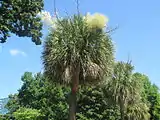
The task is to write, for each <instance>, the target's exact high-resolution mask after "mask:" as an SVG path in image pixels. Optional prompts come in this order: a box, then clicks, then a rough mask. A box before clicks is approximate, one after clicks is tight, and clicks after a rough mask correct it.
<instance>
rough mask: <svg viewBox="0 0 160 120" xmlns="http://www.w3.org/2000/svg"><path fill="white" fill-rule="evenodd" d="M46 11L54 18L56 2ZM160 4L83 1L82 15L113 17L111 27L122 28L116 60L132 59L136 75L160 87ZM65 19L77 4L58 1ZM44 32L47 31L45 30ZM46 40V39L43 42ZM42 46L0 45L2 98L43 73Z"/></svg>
mask: <svg viewBox="0 0 160 120" xmlns="http://www.w3.org/2000/svg"><path fill="white" fill-rule="evenodd" d="M44 2H45V3H44V4H45V10H47V11H49V12H51V13H52V14H53V6H54V4H53V0H44ZM159 5H160V1H159V0H152V1H151V0H148V1H147V0H132V1H131V0H80V10H81V12H83V13H85V12H90V13H95V12H99V13H103V14H105V15H106V16H108V17H109V26H110V27H116V26H117V25H118V26H119V29H117V30H116V31H115V32H114V34H113V35H112V39H113V41H114V43H115V47H116V59H117V60H124V61H127V59H128V55H129V57H130V59H132V63H133V65H134V66H135V71H138V72H141V73H144V74H147V75H148V76H149V78H150V80H151V81H152V82H153V83H156V84H157V85H158V86H160V80H159V78H160V74H159V68H160V63H159V61H160V55H159V52H160V49H159V46H160V34H159V32H160V13H159V11H160V7H159ZM56 6H57V8H58V10H59V11H60V14H61V15H64V14H65V13H64V11H67V12H68V13H69V14H72V13H75V12H76V6H75V2H74V0H57V5H56ZM43 32H45V34H46V31H44V30H43ZM44 38H45V35H44V37H43V39H44ZM41 52H42V46H36V45H34V43H32V42H31V39H30V38H19V37H17V36H15V35H12V37H10V38H9V39H8V42H7V43H5V44H2V45H0V98H3V97H7V96H8V95H9V94H13V93H15V92H17V90H18V89H19V88H20V86H21V85H22V82H21V80H20V78H21V75H22V74H23V73H24V72H25V71H31V72H33V73H35V72H39V71H41V70H42V68H43V66H42V63H41V59H40V56H41Z"/></svg>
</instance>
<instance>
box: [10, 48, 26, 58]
mask: <svg viewBox="0 0 160 120" xmlns="http://www.w3.org/2000/svg"><path fill="white" fill-rule="evenodd" d="M9 52H10V54H11V55H12V56H17V55H21V56H24V57H26V56H27V54H26V53H25V52H23V51H21V50H17V49H12V50H10V51H9Z"/></svg>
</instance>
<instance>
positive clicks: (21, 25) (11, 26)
mask: <svg viewBox="0 0 160 120" xmlns="http://www.w3.org/2000/svg"><path fill="white" fill-rule="evenodd" d="M42 9H43V0H0V43H4V42H6V40H7V38H8V37H9V36H10V34H11V33H13V34H16V35H17V36H19V37H31V38H32V41H33V42H34V43H35V44H36V45H39V44H41V40H40V38H41V37H42V33H41V29H42V23H41V22H40V18H37V17H36V16H37V14H38V13H39V12H40V11H41V10H42Z"/></svg>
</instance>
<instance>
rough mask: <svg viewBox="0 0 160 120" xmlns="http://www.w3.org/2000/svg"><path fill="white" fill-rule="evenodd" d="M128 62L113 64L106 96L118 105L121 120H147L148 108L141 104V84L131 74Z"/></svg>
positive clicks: (131, 69)
mask: <svg viewBox="0 0 160 120" xmlns="http://www.w3.org/2000/svg"><path fill="white" fill-rule="evenodd" d="M132 72H133V66H132V65H131V63H130V62H127V63H125V62H118V63H116V64H115V68H114V76H113V78H112V80H110V81H109V82H108V85H107V94H109V95H110V96H111V99H113V100H114V101H112V102H113V103H114V102H115V103H116V104H118V105H119V108H120V113H121V120H126V119H127V120H148V118H149V116H148V108H147V106H146V104H145V103H142V98H141V92H142V87H143V82H142V81H140V80H139V78H138V76H136V75H134V74H133V73H132Z"/></svg>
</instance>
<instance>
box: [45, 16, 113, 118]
mask: <svg viewBox="0 0 160 120" xmlns="http://www.w3.org/2000/svg"><path fill="white" fill-rule="evenodd" d="M104 21H105V20H104V17H103V16H102V15H100V14H96V15H95V16H92V17H91V16H86V17H83V16H81V15H73V16H72V17H66V18H63V19H61V20H60V19H57V22H56V25H55V26H56V29H55V30H51V32H50V33H49V35H48V37H47V39H46V41H45V44H44V51H43V55H42V58H43V64H44V74H45V75H46V77H48V79H49V80H51V81H52V82H56V83H60V84H66V85H70V87H71V94H70V99H69V101H70V103H69V120H76V94H77V91H78V86H79V84H81V85H84V84H91V85H93V84H95V83H96V84H97V83H99V82H100V81H102V80H104V77H106V76H110V75H111V73H112V66H113V61H114V57H113V52H114V50H113V44H112V42H111V39H110V37H109V34H107V33H106V31H105V30H104V29H103V27H104V26H103V27H102V24H103V25H104Z"/></svg>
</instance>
